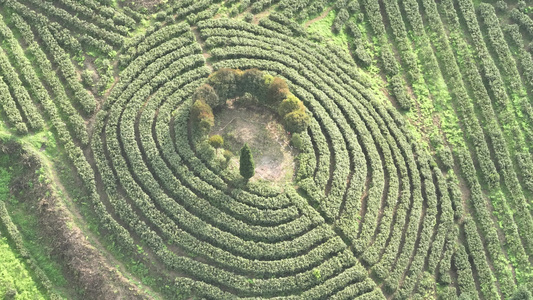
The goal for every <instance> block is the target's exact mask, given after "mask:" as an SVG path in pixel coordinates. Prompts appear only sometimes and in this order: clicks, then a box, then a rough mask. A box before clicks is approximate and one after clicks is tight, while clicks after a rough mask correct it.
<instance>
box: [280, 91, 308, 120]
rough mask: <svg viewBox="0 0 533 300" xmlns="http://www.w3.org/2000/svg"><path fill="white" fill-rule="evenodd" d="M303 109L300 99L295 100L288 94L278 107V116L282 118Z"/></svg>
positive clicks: (294, 97)
mask: <svg viewBox="0 0 533 300" xmlns="http://www.w3.org/2000/svg"><path fill="white" fill-rule="evenodd" d="M299 109H304V105H303V103H302V101H300V99H298V98H296V96H294V95H292V94H290V95H289V96H287V98H286V99H285V100H283V101H282V102H281V104H280V105H279V107H278V114H279V115H280V116H281V117H284V116H285V115H286V114H288V113H291V112H293V111H296V110H299Z"/></svg>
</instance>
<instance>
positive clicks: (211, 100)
mask: <svg viewBox="0 0 533 300" xmlns="http://www.w3.org/2000/svg"><path fill="white" fill-rule="evenodd" d="M192 100H193V101H196V100H202V101H205V103H207V104H209V106H211V107H212V108H216V107H218V106H219V105H221V104H223V103H220V102H221V101H219V99H218V95H217V93H216V92H215V89H213V87H212V86H210V85H209V84H204V85H202V86H200V87H199V88H197V89H196V91H195V92H194V94H193V95H192Z"/></svg>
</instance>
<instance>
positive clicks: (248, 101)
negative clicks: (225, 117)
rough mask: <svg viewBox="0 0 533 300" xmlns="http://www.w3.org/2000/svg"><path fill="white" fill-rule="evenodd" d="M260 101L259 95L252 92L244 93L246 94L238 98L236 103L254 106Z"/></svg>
mask: <svg viewBox="0 0 533 300" xmlns="http://www.w3.org/2000/svg"><path fill="white" fill-rule="evenodd" d="M257 103H259V100H257V97H256V96H254V95H252V94H251V93H248V92H246V93H244V95H242V96H240V97H239V98H237V101H236V104H237V105H240V106H252V105H257Z"/></svg>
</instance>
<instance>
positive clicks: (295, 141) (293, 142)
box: [291, 133, 304, 150]
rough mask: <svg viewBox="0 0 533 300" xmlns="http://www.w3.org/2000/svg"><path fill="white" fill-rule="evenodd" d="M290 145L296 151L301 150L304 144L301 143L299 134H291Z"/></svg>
mask: <svg viewBox="0 0 533 300" xmlns="http://www.w3.org/2000/svg"><path fill="white" fill-rule="evenodd" d="M291 145H293V146H294V148H296V149H298V150H302V147H303V145H304V142H303V140H302V137H301V135H300V134H299V133H293V134H291Z"/></svg>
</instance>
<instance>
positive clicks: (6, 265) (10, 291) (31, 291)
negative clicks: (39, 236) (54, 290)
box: [0, 237, 46, 300]
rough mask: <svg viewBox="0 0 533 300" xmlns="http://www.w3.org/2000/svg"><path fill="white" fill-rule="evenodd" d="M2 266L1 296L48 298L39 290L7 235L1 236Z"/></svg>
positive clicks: (9, 297)
mask: <svg viewBox="0 0 533 300" xmlns="http://www.w3.org/2000/svg"><path fill="white" fill-rule="evenodd" d="M0 266H2V271H0V275H1V276H0V298H2V299H6V300H7V299H46V298H45V296H44V295H43V294H42V293H41V292H40V291H39V290H38V288H37V284H36V282H35V281H34V279H33V278H32V277H31V276H30V273H29V272H28V269H27V268H26V266H25V265H24V262H23V260H21V259H20V258H18V257H17V256H16V255H15V253H14V252H13V251H12V249H11V248H10V247H9V244H8V243H7V238H6V237H0Z"/></svg>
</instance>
